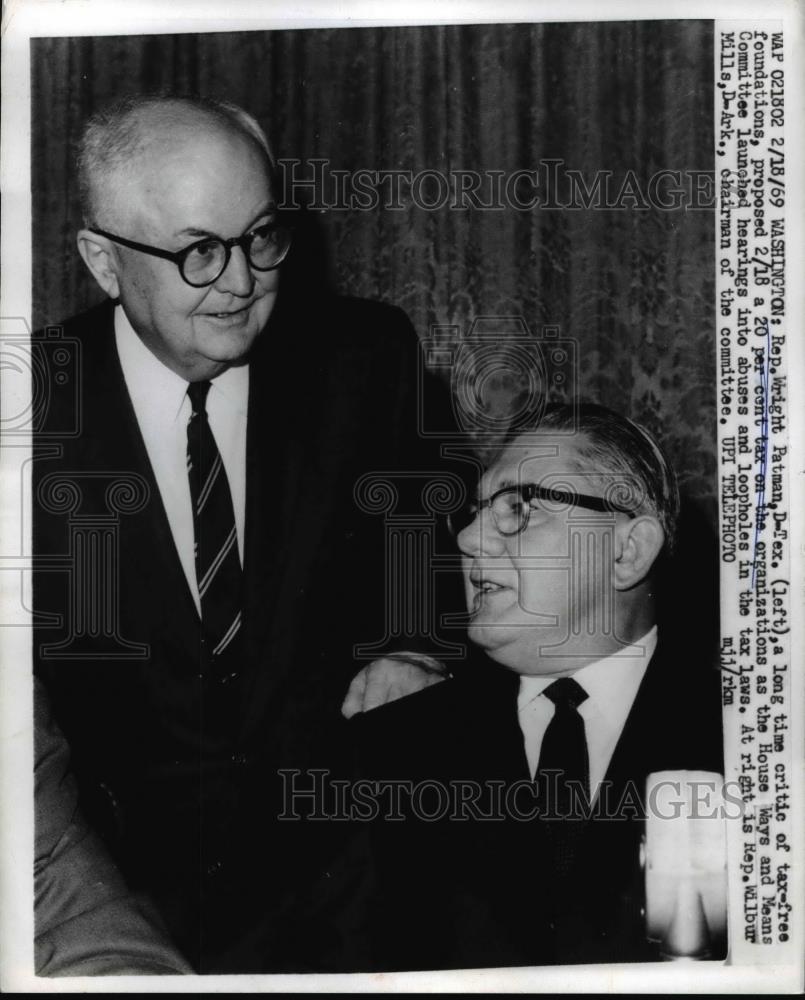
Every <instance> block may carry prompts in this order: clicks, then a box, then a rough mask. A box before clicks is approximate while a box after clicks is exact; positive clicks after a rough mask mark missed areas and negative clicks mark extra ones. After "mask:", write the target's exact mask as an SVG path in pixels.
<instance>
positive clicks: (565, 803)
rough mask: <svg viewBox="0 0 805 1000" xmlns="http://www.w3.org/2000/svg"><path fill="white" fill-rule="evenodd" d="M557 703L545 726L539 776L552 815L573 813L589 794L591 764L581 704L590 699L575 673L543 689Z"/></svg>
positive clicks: (540, 787) (560, 815)
mask: <svg viewBox="0 0 805 1000" xmlns="http://www.w3.org/2000/svg"><path fill="white" fill-rule="evenodd" d="M543 693H544V695H545V697H546V698H549V699H550V700H551V701H552V702H553V703H554V705H555V711H554V715H553V718H552V719H551V721H550V723H549V724H548V728H547V729H546V730H545V736H544V737H543V739H542V747H541V748H540V754H539V767H538V768H537V779H538V781H540V782H541V783H540V785H539V790H540V793H541V794H543V795H544V794H545V792H546V790H547V794H548V799H547V802H545V803H544V805H545V807H546V810H547V812H548V814H549V815H557V816H559V817H573V816H575V815H576V813H577V811H578V810H577V809H576V808H575V806H576V804H577V803H578V801H579V794H580V793H581V796H582V797H581V799H580V801H581V802H582V803H583V802H584V801H585V800H586V799H587V798H588V797H589V794H590V768H589V761H588V759H587V738H586V737H585V735H584V719H582V717H581V716H580V715H579V713H578V706H579V705H581V703H582V702H583V701H586V700H587V692H586V691H585V690H584V688H583V687H582V686H581V685H580V684H579V683H578V681H574V680H573V678H572V677H560V678H559V680H557V681H554V682H553V684H551V685H549V686H548V687H547V688H545V691H544V692H543Z"/></svg>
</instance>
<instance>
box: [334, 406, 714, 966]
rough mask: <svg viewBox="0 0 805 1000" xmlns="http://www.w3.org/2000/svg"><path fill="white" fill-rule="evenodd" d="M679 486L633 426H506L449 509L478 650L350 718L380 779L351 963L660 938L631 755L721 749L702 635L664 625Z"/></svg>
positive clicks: (642, 780) (452, 961)
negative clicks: (362, 926) (364, 951)
mask: <svg viewBox="0 0 805 1000" xmlns="http://www.w3.org/2000/svg"><path fill="white" fill-rule="evenodd" d="M678 508H679V501H678V493H677V487H676V483H675V479H674V475H673V472H672V470H671V469H670V467H669V465H668V463H667V461H666V459H665V457H664V456H663V454H662V452H661V450H660V448H659V447H658V445H657V444H656V442H655V441H654V440H653V438H652V437H651V436H650V435H649V434H648V433H647V432H646V431H645V430H644V429H642V428H641V427H639V426H638V425H636V424H634V423H632V422H631V421H629V420H627V419H625V418H623V417H620V416H618V415H617V414H615V413H613V412H612V411H610V410H607V409H605V408H603V407H598V406H581V407H579V408H577V409H576V408H573V407H569V406H564V407H554V408H549V409H548V411H547V412H546V414H545V416H544V417H543V420H542V421H541V423H540V425H539V427H538V428H537V429H536V431H535V432H534V433H531V434H520V435H519V436H517V437H516V438H515V439H514V440H512V441H510V442H509V444H508V445H507V446H506V447H505V448H504V449H503V451H502V453H501V454H500V455H499V457H498V458H497V459H496V460H495V461H494V462H493V463H492V464H491V466H490V467H489V468H488V469H487V471H486V473H485V474H484V476H483V478H482V479H481V482H480V484H479V488H478V497H477V499H475V500H473V501H471V502H469V503H468V504H467V505H466V506H465V507H464V508H462V509H461V510H460V511H458V512H457V513H456V514H455V515H454V516H453V518H452V522H453V527H454V530H455V533H456V537H457V542H458V545H459V547H460V549H461V552H462V559H463V570H464V578H465V586H466V597H467V604H468V608H469V625H468V628H469V637H470V638H471V639H472V641H473V642H474V643H476V644H477V645H478V646H479V647H480V648H482V649H483V650H484V651H485V653H486V655H487V657H488V661H487V665H486V666H485V667H481V668H480V669H478V670H474V671H465V672H463V673H462V674H461V675H458V676H457V677H456V678H455V679H451V680H449V681H447V682H446V683H444V684H441V685H439V686H438V687H434V688H433V689H432V690H429V691H424V692H421V693H419V694H415V695H413V696H412V697H410V698H406V699H403V700H402V701H399V702H396V703H394V704H391V705H387V706H384V707H381V708H378V709H377V710H375V711H372V712H369V713H367V714H365V715H362V716H358V717H357V718H356V721H355V722H354V723H353V728H354V729H355V730H356V734H355V735H356V740H357V746H358V752H359V755H360V760H361V765H360V774H361V776H362V777H364V778H367V779H370V780H371V781H373V782H378V783H379V784H377V785H373V786H367V787H371V788H372V789H373V794H374V795H376V796H378V797H379V798H380V804H379V809H378V812H379V815H380V817H381V818H380V819H378V820H377V821H375V822H374V823H373V824H372V827H371V838H370V839H371V845H372V850H373V854H374V865H375V874H376V880H377V884H376V886H375V889H374V892H375V896H374V900H375V902H374V906H373V907H372V908H371V910H370V916H371V919H370V920H369V922H368V924H369V926H370V927H371V928H373V929H376V930H375V931H374V932H370V933H372V936H373V938H374V944H375V949H374V953H373V954H372V955H371V956H369V957H368V958H367V959H365V964H366V965H369V966H374V967H377V968H385V969H417V968H464V967H484V966H510V965H538V964H563V963H596V962H603V961H608V962H619V961H621V962H623V961H639V960H644V961H645V960H650V959H656V958H657V957H658V949H657V945H656V943H655V944H650V943H649V942H648V941H647V940H646V932H645V921H644V918H643V914H642V903H643V895H642V872H641V869H640V864H639V852H640V841H641V836H642V834H643V832H644V820H645V816H646V811H647V809H648V808H650V807H651V804H650V803H648V802H647V801H646V794H645V787H646V777H647V775H649V774H650V773H652V772H656V771H665V770H699V771H702V770H704V771H715V772H721V770H722V763H721V761H722V747H721V724H720V700H719V687H718V674H717V672H716V671H715V670H712V669H709V664H708V663H707V662H706V660H705V661H704V662H703V661H702V658H701V647H700V644H699V637H698V636H696V635H691V634H688V633H687V632H686V631H685V630H684V629H679V628H678V627H677V629H676V634H674V629H673V628H665V627H663V628H662V634H659V635H658V628H657V622H658V609H657V603H656V599H655V598H656V594H657V587H658V584H659V576H660V574H661V565H660V564H661V563H662V562H663V560H664V559H665V558H666V557H667V555H668V554H669V551H670V550H671V549H672V548H673V545H674V536H675V530H676V522H677V516H678ZM672 624H674V623H672ZM393 788H396V789H397V792H396V794H397V796H398V799H397V800H396V805H395V806H391V805H389V802H390V801H391V800H390V799H389V798H386V799H384V798H383V797H382V796H383V794H384V792H383V789H386V790H387V792H388V795H391V789H393ZM395 812H396V814H397V815H396V819H395V818H394V816H393V814H394V813H395ZM354 815H355V816H356V818H360V817H361V815H362V816H363V817H365V816H366V815H368V814H367V813H366V810H364V812H363V813H362V814H361V812H360V803H359V804H358V808H357V811H356V812H355V813H354ZM711 946H715V947H716V948H717V944H716V943H715V942H711ZM712 953H713V947H711V954H712ZM359 961H360V960H359Z"/></svg>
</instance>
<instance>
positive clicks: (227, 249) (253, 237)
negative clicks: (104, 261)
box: [90, 223, 291, 288]
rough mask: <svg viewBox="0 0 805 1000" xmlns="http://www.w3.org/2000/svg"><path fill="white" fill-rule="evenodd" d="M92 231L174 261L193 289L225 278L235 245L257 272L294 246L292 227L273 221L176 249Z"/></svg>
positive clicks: (267, 268)
mask: <svg viewBox="0 0 805 1000" xmlns="http://www.w3.org/2000/svg"><path fill="white" fill-rule="evenodd" d="M90 232H91V233H95V234H96V235H97V236H105V237H106V239H107V240H112V241H113V242H114V243H119V244H120V245H121V246H124V247H128V248H129V249H130V250H139V251H140V253H148V254H151V256H152V257H162V258H163V259H164V260H169V261H172V262H173V263H174V264H175V265H176V266H177V267H178V268H179V274H181V276H182V277H183V278H184V280H185V281H186V282H187V284H188V285H192V286H193V288H204V286H205V285H211V284H212V283H213V282H214V281H217V280H218V279H219V278H220V277H221V275H222V274H223V273H224V271H225V270H226V269H227V266H228V264H229V258H230V257H231V256H232V247H240V248H241V249H242V250H243V252H244V253H245V254H246V259H247V260H248V261H249V264H250V265H251V266H252V267H253V268H254V269H255V271H271V270H273V269H274V268H275V267H278V266H279V265H280V264H281V263H282V262H283V260H284V259H285V255H286V254H287V253H288V250H289V249H290V246H291V230H290V229H287V228H286V227H285V226H277V225H274V224H273V223H270V224H266V225H264V226H257V228H256V229H252V230H250V231H249V232H248V233H244V235H243V236H233V237H232V239H231V240H223V239H221V238H220V237H218V236H206V237H205V238H204V239H203V240H198V241H197V242H195V243H191V244H190V246H187V247H185V248H184V249H183V250H176V251H173V250H161V249H160V248H159V247H152V246H148V244H147V243H137V242H135V241H134V240H128V239H125V238H124V237H123V236H115V235H114V233H108V232H106V231H105V230H103V229H91V230H90Z"/></svg>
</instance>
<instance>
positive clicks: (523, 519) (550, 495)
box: [447, 483, 637, 537]
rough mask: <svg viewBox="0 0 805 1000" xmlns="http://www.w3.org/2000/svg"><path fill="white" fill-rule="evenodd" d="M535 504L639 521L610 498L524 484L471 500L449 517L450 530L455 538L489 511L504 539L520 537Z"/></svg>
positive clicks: (534, 484) (628, 510) (633, 514)
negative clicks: (485, 497) (632, 518)
mask: <svg viewBox="0 0 805 1000" xmlns="http://www.w3.org/2000/svg"><path fill="white" fill-rule="evenodd" d="M534 500H545V501H548V502H549V503H555V504H561V505H563V506H566V507H585V508H587V509H588V510H597V511H601V512H602V513H603V512H607V513H617V514H628V515H629V517H636V516H637V514H636V512H635V511H634V510H631V509H630V508H628V507H623V506H621V505H620V504H617V503H614V502H612V501H611V500H609V499H608V498H607V497H594V496H589V495H587V494H585V493H567V492H565V491H564V490H552V489H549V488H547V487H544V486H538V485H537V484H536V483H521V484H520V485H518V486H504V487H503V489H500V490H497V492H495V493H493V494H492V496H491V497H489V498H488V499H487V500H469V501H467V503H465V504H463V505H462V506H461V507H459V509H458V510H457V511H453V513H452V514H448V516H447V526H448V528H449V529H450V533H451V534H452V535H453V537H456V536H457V535H458V534H459V533H460V532H462V531H463V530H464V529H465V528H466V527H468V526H469V525H470V524H472V522H473V521H474V520H475V518H476V517H478V515H479V514H480V513H481V511H483V510H486V509H487V508H489V512H490V513H491V515H492V520H493V521H494V523H495V527H496V528H497V530H498V531H499V532H500V534H501V535H507V536H510V535H519V534H520V532H521V531H525V529H526V528H527V527H528V520H529V518H530V517H531V511H532V509H533V508H532V506H531V504H532V503H533V502H534Z"/></svg>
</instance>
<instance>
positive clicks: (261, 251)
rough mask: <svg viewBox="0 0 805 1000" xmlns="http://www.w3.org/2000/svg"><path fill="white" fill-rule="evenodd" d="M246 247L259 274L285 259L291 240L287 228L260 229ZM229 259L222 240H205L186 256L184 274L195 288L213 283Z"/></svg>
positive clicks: (183, 263)
mask: <svg viewBox="0 0 805 1000" xmlns="http://www.w3.org/2000/svg"><path fill="white" fill-rule="evenodd" d="M244 244H245V246H244V249H245V251H246V256H247V257H248V259H249V263H250V264H251V266H252V267H254V268H256V269H257V270H258V271H267V270H269V269H270V268H272V267H275V266H276V265H277V264H278V263H279V262H280V261H281V260H282V258H283V256H284V255H285V253H286V251H287V249H288V246H289V245H290V238H289V233H288V232H287V230H285V229H282V228H280V227H277V226H260V227H259V228H258V229H255V230H254V232H252V233H249V234H248V237H247V238H246V239H245V240H244ZM242 245H243V244H242ZM228 257H229V251H228V248H227V247H226V245H225V244H224V243H223V241H222V240H218V239H209V240H203V241H202V242H200V243H197V244H196V245H195V246H194V247H192V248H191V250H190V252H189V253H188V254H187V255H186V256H185V257H184V259H183V261H182V275H183V276H184V278H185V279H186V280H187V281H189V282H190V283H191V284H193V285H205V284H209V283H210V282H213V281H215V279H216V278H217V277H219V275H220V274H221V272H222V271H223V270H224V268H225V267H226V265H227V261H228Z"/></svg>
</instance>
